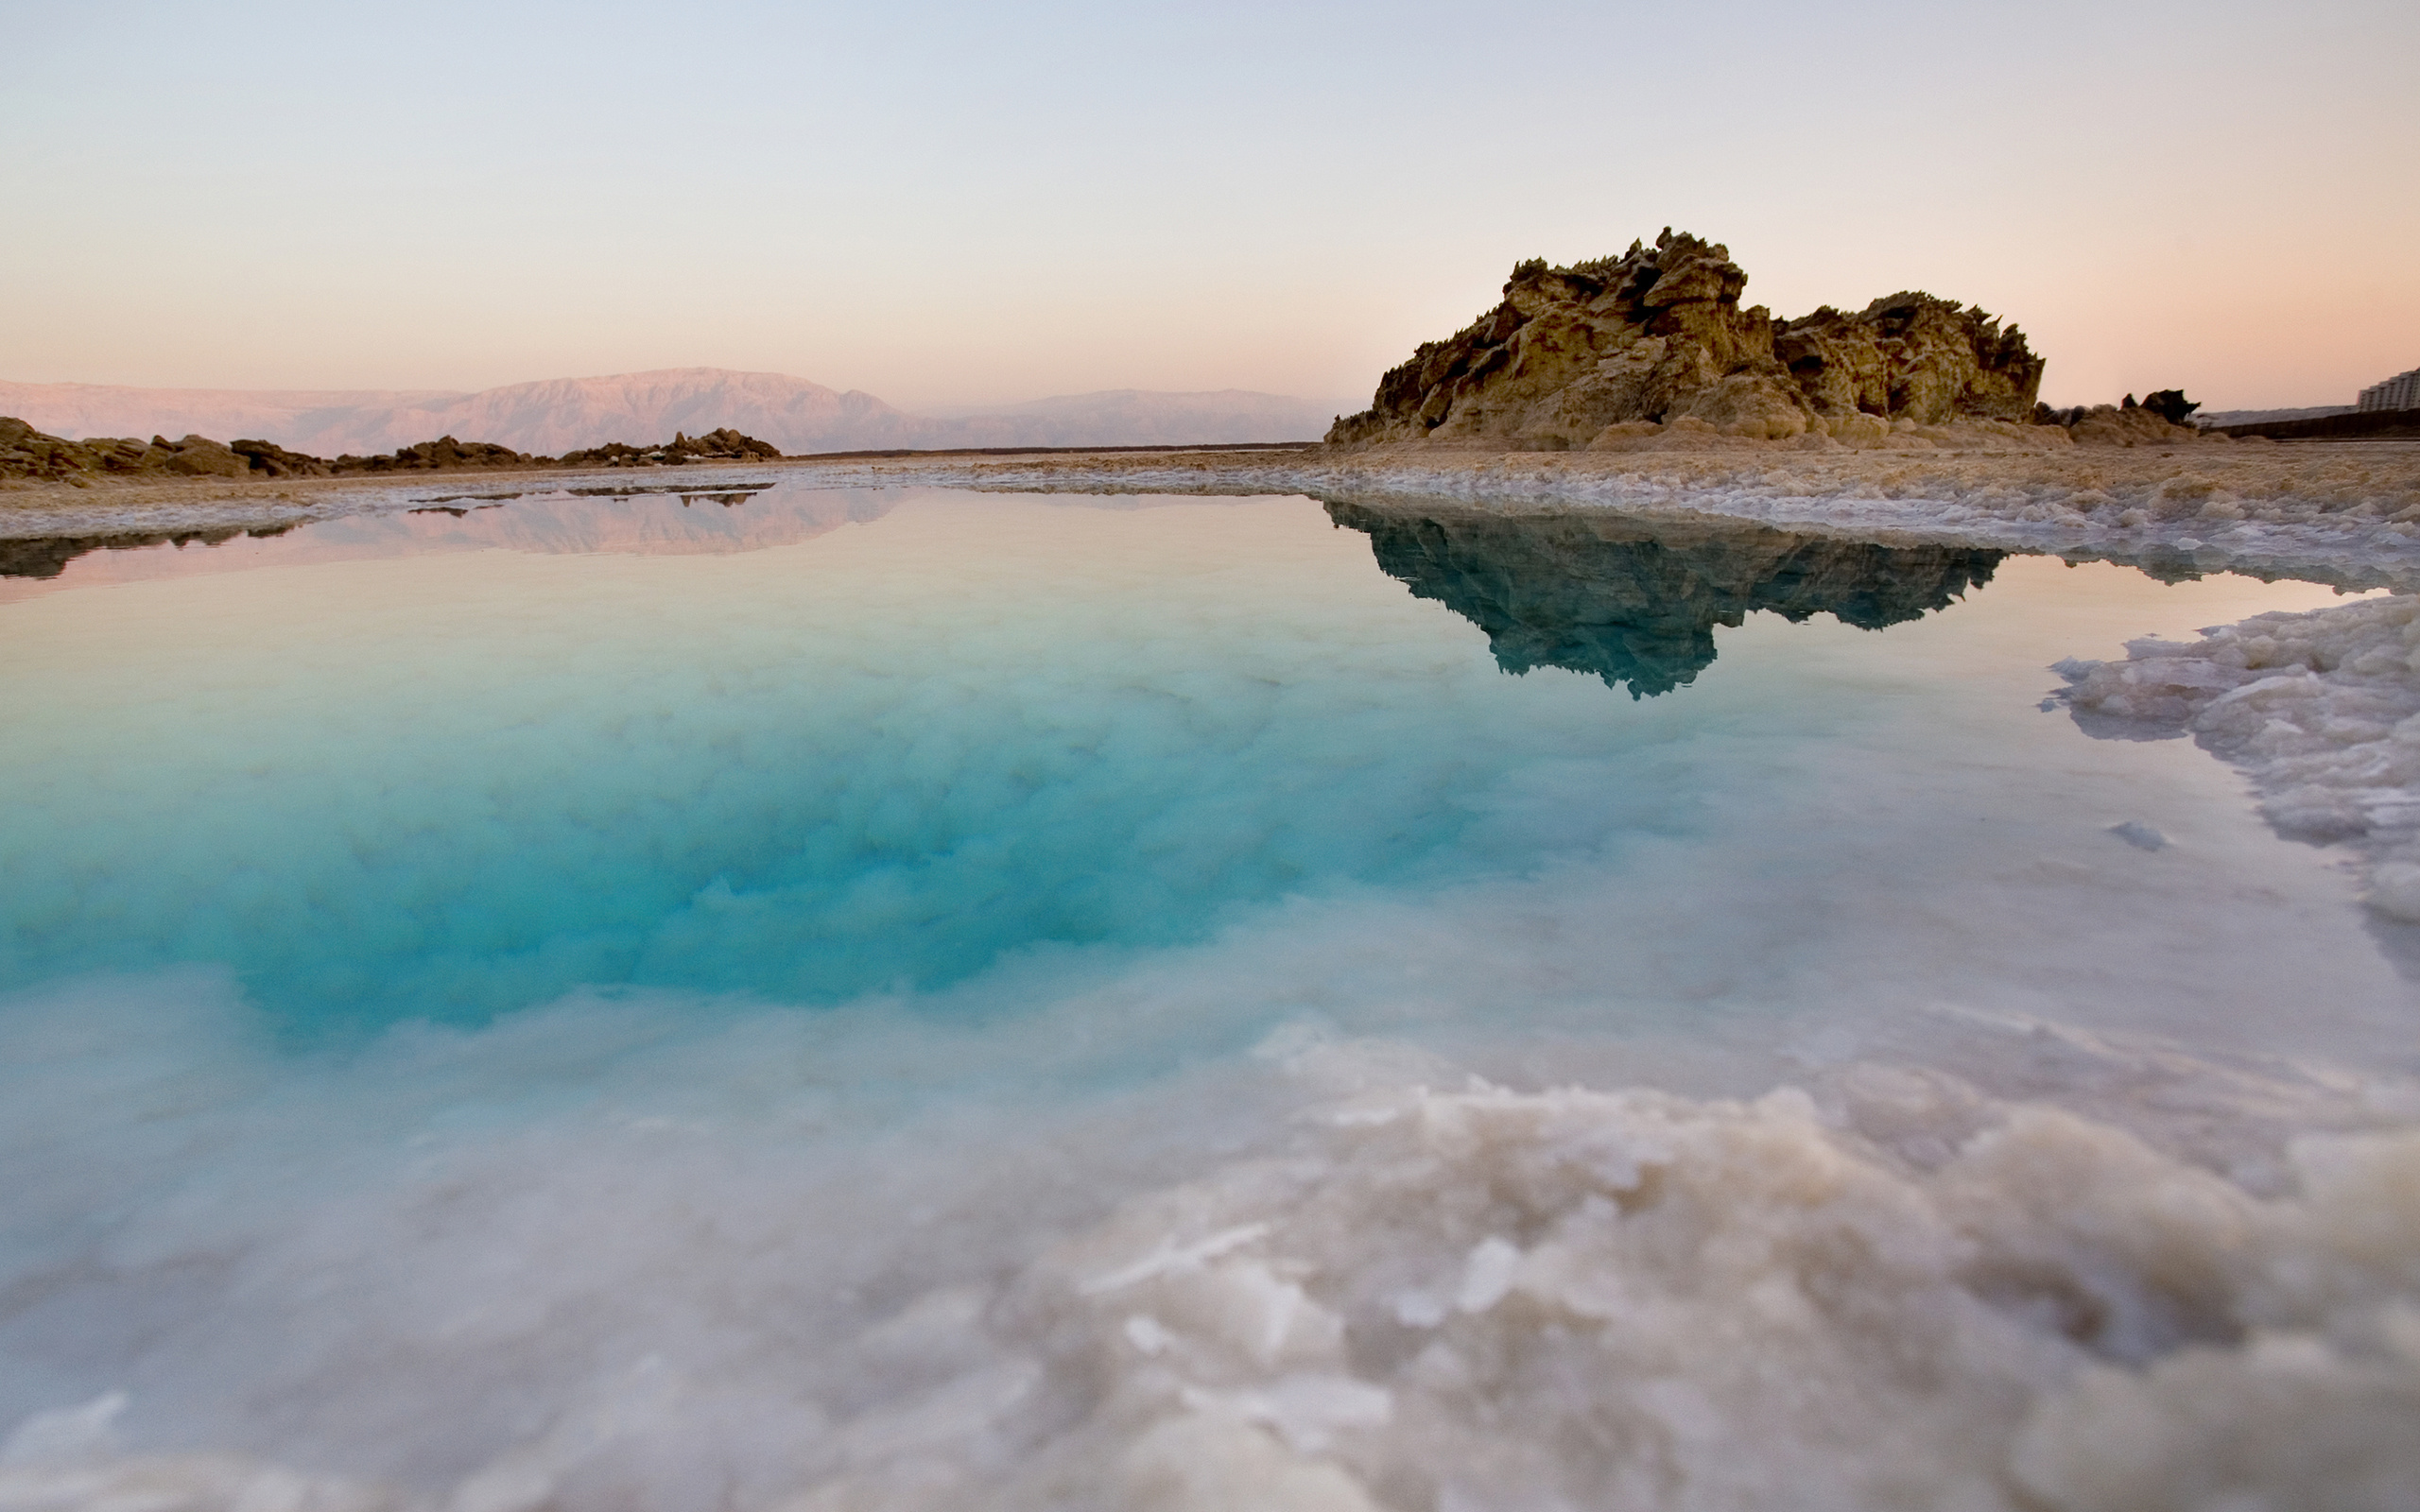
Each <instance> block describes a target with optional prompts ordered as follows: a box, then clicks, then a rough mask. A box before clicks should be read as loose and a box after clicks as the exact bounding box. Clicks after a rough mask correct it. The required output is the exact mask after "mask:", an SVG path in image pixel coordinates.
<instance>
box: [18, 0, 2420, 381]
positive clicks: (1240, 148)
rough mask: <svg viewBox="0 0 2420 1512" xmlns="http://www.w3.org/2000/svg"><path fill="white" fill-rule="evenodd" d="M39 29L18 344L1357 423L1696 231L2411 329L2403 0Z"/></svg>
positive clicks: (2137, 317)
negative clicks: (1588, 286)
mask: <svg viewBox="0 0 2420 1512" xmlns="http://www.w3.org/2000/svg"><path fill="white" fill-rule="evenodd" d="M9 22H10V32H11V37H12V43H13V46H14V51H15V54H16V56H17V57H18V58H19V60H20V64H19V68H18V70H17V71H16V73H17V80H18V81H17V82H16V83H15V84H14V85H13V86H12V87H11V89H10V90H9V91H8V92H7V93H6V94H5V95H0V129H5V130H6V132H7V133H8V138H9V142H10V143H11V145H12V146H14V147H15V148H16V150H15V151H13V152H11V153H9V154H8V155H7V156H6V158H5V159H0V193H5V194H6V195H7V197H8V199H9V202H10V203H11V204H13V205H16V206H19V207H47V208H46V209H45V211H44V212H43V215H42V216H41V218H39V219H36V218H34V217H33V216H31V215H28V216H26V218H25V219H24V220H21V222H20V231H19V232H18V233H17V234H16V235H14V236H12V237H11V238H9V242H8V244H7V245H6V246H5V247H0V281H5V282H6V283H7V285H8V286H9V288H10V289H11V290H12V291H13V292H14V294H15V298H14V299H13V300H12V301H11V302H12V304H13V305H14V306H15V308H14V309H13V310H12V313H11V318H10V320H9V322H8V323H7V329H6V330H5V331H0V378H6V379H9V380H14V381H17V382H21V383H29V384H33V383H41V384H58V383H84V384H107V385H118V386H128V387H167V388H210V389H387V390H413V389H438V390H448V391H455V392H476V391H480V390H485V389H489V388H494V387H502V386H506V385H511V384H518V383H525V382H536V381H542V380H547V379H554V378H562V377H566V376H570V375H574V374H600V375H601V374H612V373H628V372H635V371H645V370H649V369H666V368H680V367H692V366H703V367H717V368H726V369H738V370H743V371H763V372H779V373H785V374H791V375H795V376H797V377H801V378H804V379H807V380H810V381H812V382H814V383H817V384H821V385H825V386H828V387H833V388H836V389H840V390H844V391H845V390H849V389H857V390H862V391H864V392H867V393H871V394H873V395H877V396H879V397H880V398H882V399H883V400H884V401H885V402H887V403H889V404H892V405H896V406H898V407H900V408H902V409H905V410H908V411H912V412H918V413H926V414H936V413H945V412H947V411H949V410H952V409H960V410H963V409H969V408H983V407H995V406H1000V405H1006V404H1017V403H1025V402H1030V401H1033V400H1035V399H1037V398H1040V397H1042V396H1057V395H1069V394H1081V393H1092V392H1098V391H1103V390H1113V389H1122V388H1139V389H1148V390H1158V391H1183V392H1206V391H1216V390H1220V389H1230V388H1234V389H1247V390H1253V391H1256V392H1262V393H1271V394H1279V395H1288V396H1296V397H1300V398H1303V399H1305V400H1306V401H1309V402H1311V403H1314V404H1321V405H1326V406H1330V407H1340V408H1352V407H1358V406H1359V405H1360V404H1366V403H1367V400H1368V396H1369V394H1370V391H1371V389H1372V387H1373V386H1374V383H1375V381H1376V379H1377V377H1378V375H1379V373H1381V372H1382V371H1383V370H1385V369H1387V368H1388V367H1390V366H1392V365H1393V364H1395V363H1397V362H1400V361H1401V360H1403V358H1404V357H1405V356H1406V355H1408V354H1409V352H1410V350H1411V348H1412V347H1413V346H1414V345H1415V344H1416V343H1418V342H1420V341H1423V340H1429V339H1435V338H1438V337H1441V336H1443V335H1448V334H1450V333H1451V332H1453V331H1454V330H1456V329H1458V328H1459V327H1460V326H1461V325H1462V324H1464V323H1465V322H1467V321H1468V320H1469V319H1470V318H1472V317H1473V316H1475V315H1477V314H1478V313H1479V312H1480V311H1481V310H1482V309H1484V308H1486V307H1487V306H1488V305H1489V304H1490V303H1492V302H1493V301H1495V298H1496V295H1497V289H1498V287H1499V285H1500V284H1501V283H1502V281H1503V279H1504V277H1505V274H1506V272H1507V270H1508V269H1509V268H1510V267H1511V266H1512V265H1513V262H1515V261H1516V260H1518V259H1520V258H1524V257H1529V256H1533V255H1534V256H1545V257H1547V258H1548V259H1549V260H1551V261H1555V262H1570V261H1574V260H1578V259H1582V258H1586V257H1592V256H1598V255H1602V254H1605V253H1608V252H1618V251H1619V250H1621V249H1623V248H1624V247H1626V246H1628V245H1629V243H1630V241H1631V240H1632V239H1633V238H1634V237H1637V236H1649V237H1651V236H1653V235H1654V233H1655V232H1656V231H1657V230H1659V229H1660V228H1661V227H1663V226H1665V225H1671V226H1674V227H1676V228H1678V229H1683V230H1688V231H1693V232H1698V233H1700V234H1703V235H1705V236H1709V237H1712V238H1714V239H1717V240H1720V241H1723V242H1725V243H1727V244H1728V246H1729V247H1730V249H1731V251H1732V254H1733V256H1734V257H1735V258H1736V259H1737V261H1738V262H1739V264H1740V265H1741V266H1743V267H1745V268H1746V269H1747V271H1748V273H1749V275H1750V280H1751V282H1750V284H1749V288H1748V293H1747V299H1748V300H1749V301H1753V302H1756V303H1762V304H1765V305H1767V306H1768V307H1770V308H1771V309H1772V311H1773V312H1774V313H1775V314H1778V315H1798V314H1803V313H1806V311H1808V310H1810V309H1812V308H1814V307H1815V306H1817V305H1819V304H1826V303H1829V304H1837V305H1848V306H1861V305H1863V304H1864V303H1865V302H1867V301H1871V300H1873V299H1875V298H1876V297H1877V296H1880V295H1884V294H1889V293H1892V292H1894V291H1896V290H1899V289H1902V288H1910V287H1914V288H1923V289H1927V290H1929V291H1931V292H1933V293H1936V294H1941V295H1945V296H1948V297H1952V298H1955V299H1958V300H1961V301H1971V302H1976V303H1979V304H1981V305H1983V306H1984V307H1985V308H1987V309H1989V310H1991V311H1993V312H1995V313H1997V314H2000V315H2002V316H2004V317H2006V318H2011V319H2013V320H2014V321H2016V322H2017V323H2018V324H2020V325H2022V326H2023V327H2024V329H2025V331H2026V332H2027V334H2028V335H2029V336H2030V337H2031V340H2032V343H2033V346H2034V348H2035V350H2036V351H2038V352H2042V353H2044V354H2045V355H2046V356H2047V357H2048V362H2049V368H2048V377H2047V379H2046V381H2045V384H2044V388H2043V397H2044V398H2045V399H2046V400H2048V401H2050V402H2052V403H2054V404H2069V403H2087V402H2095V401H2100V400H2111V399H2115V398H2117V397H2118V394H2120V393H2121V392H2124V391H2128V390H2132V391H2135V392H2142V391H2145V390H2147V389H2150V388H2152V387H2170V386H2176V387H2184V388H2185V389H2187V392H2188V393H2190V394H2191V395H2192V396H2193V397H2194V398H2196V399H2199V400H2202V401H2203V402H2204V404H2206V405H2207V406H2208V407H2210V408H2212V409H2236V408H2266V407H2289V406H2300V405H2316V404H2340V403H2349V402H2350V401H2351V399H2352V397H2353V395H2354V394H2355V393H2356V392H2357V391H2358V390H2359V388H2360V387H2364V386H2366V385H2368V384H2371V383H2375V382H2377V380H2378V379H2379V378H2382V377H2384V376H2387V375H2389V374H2391V373H2394V372H2397V371H2400V370H2403V369H2408V368H2410V367H2411V366H2413V365H2414V364H2415V363H2420V281H2415V280H2414V279H2413V278H2412V277H2411V272H2410V268H2411V248H2412V247H2413V246H2414V245H2415V244H2420V195H2415V194H2414V193H2413V192H2412V191H2413V189H2414V188H2415V184H2414V182H2413V180H2414V178H2415V177H2416V176H2420V175H2415V170H2414V169H2413V167H2412V166H2411V163H2410V161H2409V159H2408V158H2398V157H2394V156H2392V155H2388V154H2384V153H2381V152H2376V151H2370V150H2367V149H2365V148H2364V146H2362V145H2363V144H2366V143H2378V142H2384V141H2388V140H2393V139H2395V138H2396V137H2397V134H2398V133H2399V132H2400V130H2401V122H2400V116H2401V113H2402V112H2403V110H2404V109H2405V108H2406V107H2407V105H2408V100H2409V89H2408V84H2407V82H2406V81H2405V79H2404V77H2403V75H2404V73H2405V72H2406V70H2407V67H2408V65H2407V63H2406V61H2405V60H2408V59H2410V58H2411V56H2413V50H2414V49H2413V44H2414V43H2420V18H2415V17H2414V16H2413V15H2411V13H2409V12H2408V11H2407V10H2406V9H2401V8H2394V7H2390V6H2387V5H2385V4H2382V3H2335V4H2326V5H2321V6H2318V7H2314V8H2311V9H2308V11H2307V12H2305V13H2303V14H2301V15H2299V16H2298V17H2297V19H2296V20H2295V21H2294V22H2293V23H2292V24H2291V25H2290V26H2287V25H2285V24H2283V23H2280V22H2279V21H2277V20H2276V19H2274V16H2273V12H2270V11H2267V10H2264V9H2254V8H2253V7H2251V6H2248V5H2221V6H2216V7H2212V8H2209V9H2205V10H2203V11H2201V12H2198V13H2196V14H2195V15H2194V16H2193V17H2192V18H2191V19H2190V20H2189V21H2187V22H2182V23H2180V22H2179V21H2178V20H2177V19H2175V18H2173V17H2170V16H2168V15H2165V14H2156V13H2150V12H2123V13H2120V12H2111V11H2107V10H2105V9H2086V8H2084V7H2082V6H2075V5H2052V6H2046V7H2032V8H2028V9H2025V10H2023V11H2021V12H2020V11H2016V10H2014V9H2010V10H2002V11H1994V12H1984V13H1959V14H1955V15H1941V14H1938V13H1935V12H1932V11H1930V10H1919V9H1915V8H1913V7H1909V6H1904V5H1876V4H1864V5H1857V6H1852V7H1849V8H1845V9H1826V10H1824V11H1821V12H1818V11H1813V10H1806V9H1795V8H1787V7H1781V6H1777V5H1771V4H1734V5H1719V6H1711V7H1703V8H1698V9H1693V10H1690V11H1687V12H1686V13H1681V12H1677V11H1670V10H1662V9H1653V10H1651V9H1627V8H1600V7H1582V6H1577V5H1569V4H1548V5H1540V6H1535V7H1531V8H1529V9H1524V10H1522V11H1520V12H1517V13H1505V12H1498V13H1491V14H1488V15H1484V16H1482V15H1479V14H1477V13H1471V12H1465V11H1462V10H1460V9H1452V8H1447V7H1443V6H1438V5H1414V6H1409V7H1404V6H1396V7H1388V8H1380V7H1377V6H1374V5H1364V4H1326V5H1317V6H1312V7H1309V8H1300V7H1287V8H1278V7H1275V6H1269V5H1240V6H1231V7H1226V8H1221V9H1219V10H1218V11H1217V12H1215V13H1211V12H1202V13H1194V12H1182V11H1175V10H1160V11H1150V12H1144V11H1135V10H1132V9H1128V8H1110V7H1101V6H1088V5H1059V6H1047V7H1043V8H1038V9H1024V10H1021V11H1018V12H1016V13H1013V14H1009V13H998V12H993V11H988V10H979V9H972V8H961V7H955V6H931V5H927V6H922V7H906V8H890V9H885V10H883V11H881V12H879V13H876V12H873V11H871V10H865V9H852V8H845V7H839V6H831V5H822V6H806V7H768V6H755V5H723V6H718V7H714V8H710V9H704V10H699V11H692V12H684V13H683V15H682V16H681V18H680V19H679V20H678V21H677V22H674V21H670V20H668V19H667V18H666V16H665V15H664V13H662V12H659V11H656V10H653V9H641V8H638V7H634V6H627V5H609V6H604V7H598V8H592V9H588V10H584V11H582V12H580V13H579V14H578V15H577V16H576V17H573V16H561V17H559V16H557V15H555V14H554V13H541V12H537V11H530V10H518V9H502V10H499V9H495V8H482V9H476V10H475V9H470V8H468V7H463V6H457V5H438V6H433V7H426V8H422V9H416V10H414V11H412V12H410V13H408V14H405V13H392V14H389V13H378V14H352V13H336V12H328V11H321V10H318V9H308V8H302V7H299V6H290V5H262V4H255V5H243V6H238V7H235V8H233V9H229V8H213V9H208V10H204V9H201V8H199V7H196V6H191V5H185V4H164V5H150V6H131V5H125V4H115V5H112V4H103V5H95V6H91V7H84V8H78V9H74V10H72V11H70V10H67V9H61V8H43V7H33V6H26V5H16V6H11V7H9ZM169 39H173V42H174V45H173V46H166V45H155V43H161V42H163V41H165V40H169Z"/></svg>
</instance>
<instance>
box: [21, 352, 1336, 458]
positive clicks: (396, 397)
mask: <svg viewBox="0 0 2420 1512" xmlns="http://www.w3.org/2000/svg"><path fill="white" fill-rule="evenodd" d="M0 415H13V416H16V417H17V418H18V419H20V420H23V421H26V422H27V423H28V424H30V425H32V426H33V427H34V428H35V429H37V430H41V431H46V432H48V433H50V434H51V435H54V436H61V437H65V438H68V439H71V440H82V439H84V438H88V437H94V436H133V437H138V438H140V437H149V436H152V435H163V436H167V437H171V438H176V437H182V436H185V435H189V434H198V435H202V436H207V437H210V438H212V439H214V440H222V441H224V440H233V439H235V438H255V439H260V440H266V441H273V442H275V443H276V444H278V445H280V446H284V447H287V448H290V449H291V450H294V451H297V452H304V453H308V454H310V455H315V456H337V455H342V454H344V453H348V452H349V453H354V454H355V455H369V454H372V453H377V452H391V451H393V450H394V449H395V448H397V447H399V446H408V445H412V444H414V443H416V442H419V441H425V440H431V439H434V438H437V437H440V436H453V437H457V438H460V439H462V440H465V441H493V442H494V443H496V444H498V445H502V446H509V447H510V448H512V449H513V450H514V451H517V452H533V453H539V454H543V455H561V454H562V453H564V452H567V451H573V450H576V449H579V448H582V447H591V446H599V445H602V444H604V443H605V442H607V441H631V442H634V443H646V442H649V441H659V440H667V439H669V438H671V437H672V435H673V433H674V432H676V431H682V432H686V433H688V434H690V435H697V434H699V433H700V432H703V431H711V430H714V429H716V428H717V427H719V426H725V425H728V426H730V427H732V428H733V429H735V430H739V431H744V432H746V433H747V434H749V435H751V436H753V437H757V438H760V439H763V440H768V441H770V442H772V443H773V444H774V445H776V446H778V447H780V448H781V449H782V450H783V451H785V452H787V453H791V454H797V453H802V452H843V451H862V450H871V449H875V448H889V447H908V448H917V449H927V448H936V447H952V446H1148V445H1156V444H1176V445H1183V444H1186V443H1190V442H1199V441H1295V440H1313V439H1316V438H1319V437H1320V436H1321V435H1322V433H1324V432H1325V431H1326V429H1327V426H1328V421H1329V420H1330V418H1331V417H1330V415H1329V414H1328V412H1327V411H1326V410H1325V409H1323V408H1322V407H1321V406H1319V405H1316V404H1309V403H1306V402H1305V401H1303V400H1299V399H1289V398H1287V397H1286V396H1284V395H1281V394H1260V393H1253V392H1251V391H1249V390H1247V389H1241V388H1226V389H1220V390H1218V391H1216V392H1213V393H1160V392H1155V391H1151V390H1148V389H1139V388H1113V389H1109V390H1106V391H1103V392H1100V393H1095V394H1069V395H1064V396H1062V397H1059V398H1055V399H1040V400H1035V401H1032V402H1031V403H1029V404H1010V405H1002V406H996V407H992V408H981V409H961V410H955V411H951V412H948V413H946V414H941V415H911V414H908V413H907V412H906V411H904V410H899V409H895V408H893V407H892V406H890V405H889V404H884V403H883V402H882V401H881V400H879V399H876V398H875V397H874V396H873V395H872V394H869V393H864V392H862V391H860V390H857V389H854V388H853V389H850V390H848V391H847V392H845V393H843V392H841V391H839V390H838V389H833V388H827V387H824V386H823V385H821V384H818V383H810V382H808V381H807V380H806V379H804V378H792V377H790V376H788V375H787V374H785V373H777V372H735V371H732V370H731V369H725V368H666V369H660V370H658V371H654V372H632V373H616V374H614V375H611V376H608V377H602V378H551V379H547V380H544V381H543V382H540V383H530V384H512V385H510V386H508V387H502V388H486V389H481V390H479V391H478V392H476V393H452V392H446V391H443V390H433V389H391V390H390V389H224V388H127V387H116V386H113V385H102V384H20V383H8V382H4V381H0Z"/></svg>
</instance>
